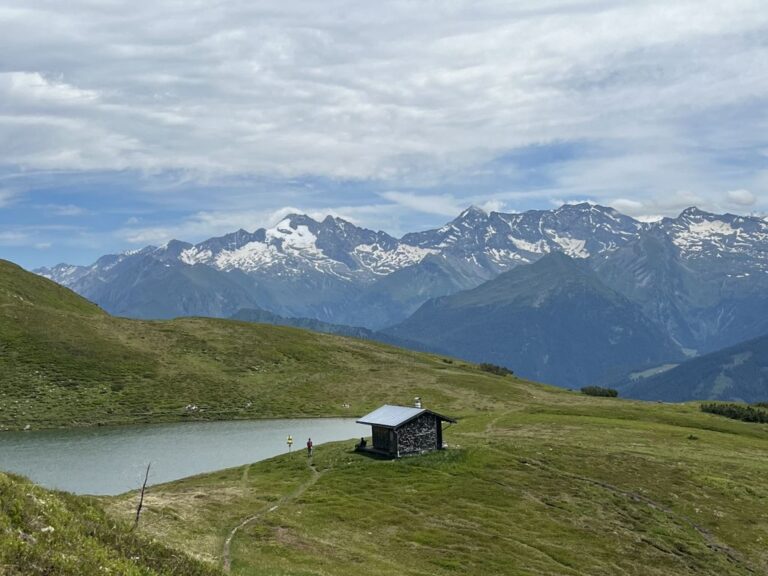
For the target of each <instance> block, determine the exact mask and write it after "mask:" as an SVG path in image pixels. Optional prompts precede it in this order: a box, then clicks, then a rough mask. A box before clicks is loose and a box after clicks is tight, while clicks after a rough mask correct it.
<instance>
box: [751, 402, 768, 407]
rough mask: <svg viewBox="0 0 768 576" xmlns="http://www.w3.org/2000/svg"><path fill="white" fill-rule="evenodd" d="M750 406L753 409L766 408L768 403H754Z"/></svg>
mask: <svg viewBox="0 0 768 576" xmlns="http://www.w3.org/2000/svg"><path fill="white" fill-rule="evenodd" d="M752 406H754V407H755V408H768V402H755V403H754V404H752Z"/></svg>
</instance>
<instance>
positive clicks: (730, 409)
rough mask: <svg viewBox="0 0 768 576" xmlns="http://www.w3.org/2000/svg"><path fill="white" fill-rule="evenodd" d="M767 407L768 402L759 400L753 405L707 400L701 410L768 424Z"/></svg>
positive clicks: (735, 418)
mask: <svg viewBox="0 0 768 576" xmlns="http://www.w3.org/2000/svg"><path fill="white" fill-rule="evenodd" d="M767 407H768V402H759V403H758V404H753V405H752V406H749V405H746V404H733V403H725V402H706V403H704V404H702V405H701V411H702V412H709V413H710V414H718V415H720V416H725V417H726V418H732V419H734V420H743V421H744V422H759V423H761V424H768V410H766V409H765V408H767Z"/></svg>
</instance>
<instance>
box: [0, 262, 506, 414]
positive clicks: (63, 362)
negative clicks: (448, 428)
mask: <svg viewBox="0 0 768 576" xmlns="http://www.w3.org/2000/svg"><path fill="white" fill-rule="evenodd" d="M468 377H470V378H472V379H475V380H476V381H477V382H478V383H479V384H478V385H477V386H476V387H475V388H473V389H472V390H471V391H467V390H466V386H465V383H464V382H465V380H466V378H468ZM498 387H499V384H498V383H496V378H495V377H493V376H491V375H489V374H486V373H483V372H480V371H478V370H477V369H476V368H475V367H473V366H469V365H466V364H463V363H458V362H456V363H454V362H453V361H451V360H449V359H445V358H441V357H438V356H429V355H424V354H418V353H415V352H409V351H406V350H402V349H398V348H393V347H389V346H386V345H382V344H378V343H374V342H370V341H363V340H356V339H351V338H343V337H339V336H333V335H326V334H317V333H313V332H308V331H304V330H299V329H294V328H287V327H277V326H267V325H260V324H252V323H246V322H233V321H227V320H215V319H203V318H185V319H179V320H170V321H138V320H128V319H123V318H115V317H111V316H109V315H107V314H105V313H104V312H102V311H101V310H99V309H98V308H97V307H96V306H94V305H92V304H90V303H89V302H87V301H86V300H84V299H82V298H80V297H79V296H77V295H75V294H74V293H73V292H71V291H69V290H66V289H64V288H62V287H60V286H58V285H57V284H54V283H53V282H50V281H48V280H46V279H44V278H41V277H39V276H36V275H33V274H30V273H28V272H26V271H24V270H22V269H21V268H19V267H17V266H15V265H13V264H10V263H8V262H4V261H0V428H3V429H18V428H23V427H25V426H27V425H29V426H30V427H31V428H40V427H56V426H77V425H95V424H121V423H129V422H144V421H161V420H181V419H189V420H191V419H233V418H266V417H287V416H291V417H296V416H355V415H360V414H363V413H365V412H366V411H368V410H370V409H372V408H374V407H376V406H378V405H379V404H381V403H384V402H410V401H411V399H412V398H413V397H414V396H416V395H421V396H424V397H425V398H430V399H431V400H432V401H434V402H439V403H440V404H441V405H443V406H445V407H446V408H447V409H449V410H452V411H456V412H463V411H466V410H467V409H469V408H470V407H471V408H472V409H477V408H483V407H491V406H493V405H494V403H495V402H496V398H495V397H494V390H496V389H497V388H498ZM188 405H194V406H196V407H197V410H193V411H188V410H187V409H186V408H185V407H186V406H188Z"/></svg>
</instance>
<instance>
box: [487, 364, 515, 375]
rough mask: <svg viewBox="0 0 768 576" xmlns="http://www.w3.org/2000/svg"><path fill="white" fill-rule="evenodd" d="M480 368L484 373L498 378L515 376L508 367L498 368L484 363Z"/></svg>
mask: <svg viewBox="0 0 768 576" xmlns="http://www.w3.org/2000/svg"><path fill="white" fill-rule="evenodd" d="M479 368H480V370H483V371H484V372H490V373H491V374H496V375H497V376H512V374H514V372H512V370H510V369H509V368H507V367H506V366H497V365H496V364H489V363H488V362H483V363H482V364H480V365H479Z"/></svg>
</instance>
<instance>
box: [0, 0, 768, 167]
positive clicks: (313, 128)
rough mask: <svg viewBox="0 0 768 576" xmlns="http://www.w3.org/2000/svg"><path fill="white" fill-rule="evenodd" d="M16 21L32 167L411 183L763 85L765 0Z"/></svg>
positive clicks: (120, 10)
mask: <svg viewBox="0 0 768 576" xmlns="http://www.w3.org/2000/svg"><path fill="white" fill-rule="evenodd" d="M4 14H5V16H6V17H5V18H3V19H0V38H2V40H0V48H1V49H2V51H3V54H4V60H5V61H6V62H13V65H14V67H15V68H16V69H15V70H12V71H9V72H5V73H3V74H0V102H2V104H0V142H4V143H6V145H5V146H2V145H0V157H4V158H6V159H7V161H11V162H13V163H17V164H19V165H24V166H28V167H32V168H36V167H39V168H51V167H55V168H68V169H118V170H122V169H125V168H136V169H139V170H161V169H182V170H189V171H192V172H195V173H198V174H200V175H201V177H204V175H205V174H208V173H211V172H224V173H259V174H272V175H278V176H294V175H304V174H314V175H322V176H330V177H334V178H378V179H385V180H393V181H402V180H403V179H405V180H408V181H409V182H411V181H413V180H414V179H418V178H429V177H430V175H445V174H451V173H452V172H453V171H456V170H461V169H463V168H467V167H470V166H475V165H477V164H479V163H482V162H484V161H486V160H488V159H491V158H493V157H494V156H496V155H498V154H499V153H502V152H503V151H505V150H508V149H510V148H515V147H518V146H526V145H530V144H536V143H539V144H540V143H546V142H549V141H552V140H568V139H585V138H586V139H600V138H606V137H616V138H620V139H623V140H629V141H631V140H633V139H635V138H637V137H638V135H642V134H645V133H647V131H648V130H649V129H651V130H652V129H653V128H654V127H657V126H664V127H668V128H669V129H670V131H672V132H675V131H682V132H684V131H685V130H686V125H685V124H684V119H685V117H686V116H688V115H690V114H691V113H695V112H698V111H707V110H711V109H716V108H717V107H722V106H733V105H740V104H742V103H745V102H750V101H752V100H754V99H755V98H759V97H762V95H763V94H765V93H766V91H768V76H767V75H766V74H765V73H764V67H763V66H762V62H764V61H765V58H766V56H768V55H767V54H766V47H765V46H764V44H763V43H762V42H759V41H757V40H756V39H757V38H759V37H761V35H762V34H763V33H764V32H765V30H766V27H768V11H766V10H764V6H763V5H762V3H761V2H759V1H757V0H734V1H733V2H729V3H728V4H727V5H726V4H723V3H722V2H717V1H715V0H709V1H699V0H682V1H680V2H676V3H675V5H674V7H670V6H669V4H668V3H666V2H661V1H660V0H653V1H648V2H642V3H639V2H630V1H627V2H616V3H593V2H572V1H567V0H562V1H559V2H547V3H544V4H537V6H536V9H532V8H530V7H529V6H526V5H524V4H520V3H508V2H501V1H494V0H487V1H481V2H469V1H468V0H460V1H458V2H451V3H448V4H435V3H427V4H423V3H405V2H395V3H378V4H376V3H349V2H347V1H344V0H328V1H327V2H322V3H318V2H315V1H313V0H291V1H289V2H282V1H281V2H277V0H265V1H263V2H259V3H253V2H249V1H246V0H232V1H231V2H226V3H206V2H197V3H193V4H191V5H190V4H189V3H180V2H178V1H176V0H153V1H152V2H149V1H147V0H143V1H138V2H134V3H132V4H131V6H130V7H128V6H127V5H122V4H119V3H111V4H108V5H106V6H104V5H99V6H98V7H97V6H96V5H95V4H94V3H93V2H92V1H90V0H73V1H72V2H68V3H67V4H66V5H64V4H62V3H54V2H45V1H43V0H36V1H35V0H33V1H30V0H8V1H7V2H5V8H4ZM585 30H589V34H585V33H584V31H585ZM691 95H695V97H694V98H692V97H691ZM10 119H13V121H11V120H10ZM62 122H67V127H66V128H64V127H63V126H61V123H62ZM20 133H23V137H22V138H21V141H20V142H18V140H19V136H20ZM730 137H731V138H738V136H737V135H733V134H732V135H731V136H730ZM46 138H48V139H49V140H46ZM14 141H16V144H15V145H13V146H11V145H10V144H8V143H10V142H14ZM638 168H639V167H638Z"/></svg>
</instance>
